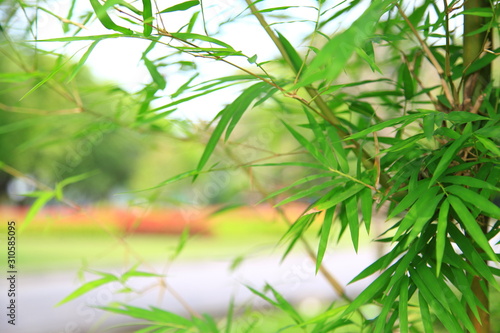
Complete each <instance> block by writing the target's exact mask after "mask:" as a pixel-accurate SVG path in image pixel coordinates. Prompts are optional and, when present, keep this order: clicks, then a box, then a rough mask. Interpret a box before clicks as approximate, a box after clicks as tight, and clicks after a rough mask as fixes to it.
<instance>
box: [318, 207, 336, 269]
mask: <svg viewBox="0 0 500 333" xmlns="http://www.w3.org/2000/svg"><path fill="white" fill-rule="evenodd" d="M334 215H335V209H334V208H330V209H327V210H326V212H325V217H324V219H323V225H322V226H321V234H320V240H319V245H318V255H317V256H316V274H318V271H319V268H320V266H321V263H322V262H323V257H324V256H325V251H326V247H327V245H328V239H329V237H330V230H331V227H332V224H333V217H334Z"/></svg>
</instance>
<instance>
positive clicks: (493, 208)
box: [446, 185, 500, 219]
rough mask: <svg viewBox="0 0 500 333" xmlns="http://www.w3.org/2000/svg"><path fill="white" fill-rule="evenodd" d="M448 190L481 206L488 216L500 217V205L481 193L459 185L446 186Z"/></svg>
mask: <svg viewBox="0 0 500 333" xmlns="http://www.w3.org/2000/svg"><path fill="white" fill-rule="evenodd" d="M446 191H448V192H450V193H453V194H455V195H456V196H458V197H459V198H460V199H461V200H463V201H467V202H468V203H469V204H470V205H472V207H476V208H479V209H480V210H481V211H482V212H484V213H486V214H487V215H488V216H491V217H493V218H495V219H500V207H498V206H497V205H495V204H494V203H493V202H491V201H489V200H488V199H486V198H485V197H483V196H482V195H481V194H479V193H476V192H474V191H471V190H469V189H467V188H465V187H462V186H458V185H451V186H448V187H446Z"/></svg>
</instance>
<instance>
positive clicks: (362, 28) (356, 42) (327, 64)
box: [296, 0, 391, 87]
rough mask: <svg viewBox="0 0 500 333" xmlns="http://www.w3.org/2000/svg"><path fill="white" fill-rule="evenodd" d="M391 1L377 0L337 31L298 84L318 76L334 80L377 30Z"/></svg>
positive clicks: (322, 78)
mask: <svg viewBox="0 0 500 333" xmlns="http://www.w3.org/2000/svg"><path fill="white" fill-rule="evenodd" d="M390 5H391V1H384V0H376V1H372V2H370V5H369V7H368V8H367V9H366V10H365V11H364V13H363V14H361V16H360V17H359V18H358V19H357V20H356V21H354V22H353V24H352V25H351V26H350V27H349V28H348V29H347V30H345V31H344V32H342V33H339V34H337V35H335V36H334V37H333V38H331V39H330V40H329V41H328V42H327V43H326V45H325V46H324V47H323V48H322V49H321V50H320V52H319V53H318V54H317V55H316V57H315V58H314V59H313V60H312V61H311V63H310V65H309V66H308V68H307V69H306V70H305V72H304V75H303V76H302V78H301V80H300V81H299V82H298V84H297V85H296V86H297V87H303V86H307V85H310V84H312V83H313V82H316V81H318V80H326V81H327V82H331V81H333V80H335V79H336V78H337V77H338V75H339V74H340V73H341V72H342V71H343V70H344V68H345V66H346V64H347V62H348V61H349V59H350V58H351V55H352V54H353V53H354V51H355V50H356V49H357V48H359V47H361V46H363V44H364V43H365V42H366V40H367V39H368V38H370V37H372V35H373V34H374V33H375V27H376V24H377V22H378V20H379V19H380V17H381V16H382V15H383V14H384V13H385V11H386V7H388V6H390Z"/></svg>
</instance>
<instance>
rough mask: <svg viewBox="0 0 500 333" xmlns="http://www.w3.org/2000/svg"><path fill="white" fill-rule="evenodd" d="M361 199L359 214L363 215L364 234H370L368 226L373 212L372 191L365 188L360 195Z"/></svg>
mask: <svg viewBox="0 0 500 333" xmlns="http://www.w3.org/2000/svg"><path fill="white" fill-rule="evenodd" d="M360 199H361V214H363V220H364V221H365V228H366V232H367V233H368V234H369V233H370V224H371V221H372V210H373V197H372V191H371V190H370V189H369V188H365V189H364V190H362V191H361V193H360Z"/></svg>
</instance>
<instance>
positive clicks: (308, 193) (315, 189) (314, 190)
mask: <svg viewBox="0 0 500 333" xmlns="http://www.w3.org/2000/svg"><path fill="white" fill-rule="evenodd" d="M343 182H345V181H344V180H343V179H334V180H329V181H326V182H323V183H321V184H318V185H315V186H311V187H309V188H306V189H305V190H302V191H299V192H298V193H296V194H294V195H292V196H290V197H288V198H286V199H284V200H282V201H280V202H279V203H278V204H276V205H274V207H279V206H282V205H284V204H287V203H290V202H293V201H296V200H298V199H302V198H304V197H312V196H314V195H316V196H321V195H320V191H322V190H324V189H326V188H329V187H333V186H335V185H337V184H340V183H343ZM316 209H319V208H317V207H316Z"/></svg>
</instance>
